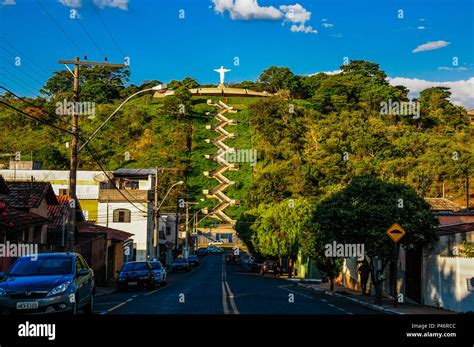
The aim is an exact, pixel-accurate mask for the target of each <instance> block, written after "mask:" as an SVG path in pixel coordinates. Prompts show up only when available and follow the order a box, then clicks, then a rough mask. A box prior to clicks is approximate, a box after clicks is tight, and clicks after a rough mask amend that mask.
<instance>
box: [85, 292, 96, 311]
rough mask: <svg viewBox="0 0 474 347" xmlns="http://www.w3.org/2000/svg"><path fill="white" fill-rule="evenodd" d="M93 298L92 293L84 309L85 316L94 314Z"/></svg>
mask: <svg viewBox="0 0 474 347" xmlns="http://www.w3.org/2000/svg"><path fill="white" fill-rule="evenodd" d="M94 297H95V294H94V293H92V294H91V297H90V299H89V303H88V304H87V305H86V306H85V307H84V312H85V313H86V314H92V313H94Z"/></svg>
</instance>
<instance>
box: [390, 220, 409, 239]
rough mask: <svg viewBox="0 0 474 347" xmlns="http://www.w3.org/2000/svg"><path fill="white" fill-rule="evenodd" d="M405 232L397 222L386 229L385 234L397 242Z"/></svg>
mask: <svg viewBox="0 0 474 347" xmlns="http://www.w3.org/2000/svg"><path fill="white" fill-rule="evenodd" d="M405 234H406V232H405V230H403V228H402V227H401V226H400V225H398V224H397V223H395V224H393V225H392V226H391V227H390V228H388V230H387V235H388V236H389V237H390V238H391V239H392V240H393V241H394V242H398V241H400V239H401V238H402V237H403V236H405Z"/></svg>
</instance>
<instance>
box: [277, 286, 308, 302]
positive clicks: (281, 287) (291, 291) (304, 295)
mask: <svg viewBox="0 0 474 347" xmlns="http://www.w3.org/2000/svg"><path fill="white" fill-rule="evenodd" d="M283 287H286V285H284V286H278V288H280V289H283V290H286V291H289V292H290V293H293V294H296V295H301V296H303V297H305V298H308V299H314V298H313V297H312V296H309V295H306V294H301V293H298V292H295V291H294V290H291V289H288V288H283Z"/></svg>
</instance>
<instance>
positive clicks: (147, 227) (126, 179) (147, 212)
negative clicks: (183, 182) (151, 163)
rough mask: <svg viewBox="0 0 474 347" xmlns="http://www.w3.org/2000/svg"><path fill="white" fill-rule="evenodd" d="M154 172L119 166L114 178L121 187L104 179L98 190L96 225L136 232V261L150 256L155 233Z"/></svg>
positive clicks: (134, 240)
mask: <svg viewBox="0 0 474 347" xmlns="http://www.w3.org/2000/svg"><path fill="white" fill-rule="evenodd" d="M154 175H155V170H153V169H118V170H116V171H114V172H113V178H112V180H113V182H114V183H115V186H116V187H117V188H118V189H116V188H114V187H113V186H112V184H111V183H110V182H102V183H101V184H100V189H99V204H98V218H97V224H99V225H103V226H107V227H110V228H114V229H118V230H123V231H127V232H130V233H133V234H134V236H133V247H134V253H135V257H134V259H135V260H137V261H144V260H147V259H148V257H147V254H148V251H147V250H148V247H149V245H148V242H150V240H151V236H152V235H153V192H152V190H151V187H152V184H153V179H154Z"/></svg>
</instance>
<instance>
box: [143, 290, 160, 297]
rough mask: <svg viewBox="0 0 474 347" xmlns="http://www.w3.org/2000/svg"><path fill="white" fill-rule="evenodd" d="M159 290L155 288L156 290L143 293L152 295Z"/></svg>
mask: <svg viewBox="0 0 474 347" xmlns="http://www.w3.org/2000/svg"><path fill="white" fill-rule="evenodd" d="M157 291H158V289H155V290H152V291H151V292H148V293H146V294H143V295H145V296H146V295H151V294H153V293H156V292H157Z"/></svg>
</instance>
